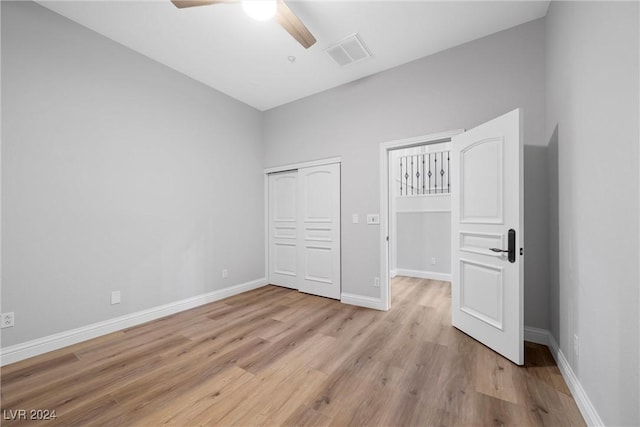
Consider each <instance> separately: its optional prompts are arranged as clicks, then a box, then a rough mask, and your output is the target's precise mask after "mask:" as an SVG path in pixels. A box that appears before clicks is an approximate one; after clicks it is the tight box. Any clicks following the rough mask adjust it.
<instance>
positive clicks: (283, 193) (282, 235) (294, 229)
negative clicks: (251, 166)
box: [269, 171, 298, 289]
mask: <svg viewBox="0 0 640 427" xmlns="http://www.w3.org/2000/svg"><path fill="white" fill-rule="evenodd" d="M297 192H298V172H297V171H289V172H280V173H273V174H270V175H269V283H271V284H274V285H280V286H286V287H287V288H293V289H298V203H297V197H298V194H297Z"/></svg>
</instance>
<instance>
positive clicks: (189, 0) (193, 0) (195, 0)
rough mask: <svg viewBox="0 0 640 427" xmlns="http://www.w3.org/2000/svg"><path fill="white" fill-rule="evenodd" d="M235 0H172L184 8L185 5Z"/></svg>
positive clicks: (179, 7)
mask: <svg viewBox="0 0 640 427" xmlns="http://www.w3.org/2000/svg"><path fill="white" fill-rule="evenodd" d="M232 1H235V0H171V3H173V4H174V5H175V7H177V8H178V9H184V8H185V7H196V6H207V5H210V4H216V3H230V2H232Z"/></svg>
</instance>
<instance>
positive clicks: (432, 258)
mask: <svg viewBox="0 0 640 427" xmlns="http://www.w3.org/2000/svg"><path fill="white" fill-rule="evenodd" d="M431 265H436V257H434V256H432V257H431Z"/></svg>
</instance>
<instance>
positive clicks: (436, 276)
mask: <svg viewBox="0 0 640 427" xmlns="http://www.w3.org/2000/svg"><path fill="white" fill-rule="evenodd" d="M395 272H396V275H398V276H408V277H417V278H419V279H431V280H442V281H444V282H450V281H451V274H447V273H436V272H433V271H423V270H408V269H405V268H398V269H396V271H395Z"/></svg>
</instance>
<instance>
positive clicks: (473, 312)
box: [380, 109, 524, 365]
mask: <svg viewBox="0 0 640 427" xmlns="http://www.w3.org/2000/svg"><path fill="white" fill-rule="evenodd" d="M441 142H451V157H450V159H451V163H450V166H451V171H452V174H451V176H452V178H453V179H452V180H451V189H452V191H451V249H452V250H451V260H452V262H451V296H452V298H451V324H452V326H454V327H456V328H457V329H459V330H461V331H462V332H464V333H466V334H467V335H469V336H471V337H473V338H475V339H476V340H478V341H479V342H481V343H483V344H484V345H486V346H487V347H489V348H491V349H493V350H495V351H496V352H497V353H500V354H502V355H503V356H505V357H506V358H508V359H510V360H511V361H513V362H514V363H516V364H518V365H521V364H523V363H524V322H523V319H524V279H523V272H524V259H523V253H524V245H523V241H524V239H523V230H524V209H523V200H524V198H523V195H524V192H523V161H522V159H523V158H522V154H523V150H522V146H523V139H522V111H521V110H520V109H516V110H513V111H510V112H508V113H506V114H503V115H502V116H499V117H496V118H494V119H492V120H489V121H487V122H485V123H482V124H480V125H478V126H476V127H475V128H473V129H471V130H469V131H466V132H464V133H462V132H461V131H455V132H448V133H444V134H437V135H432V136H427V137H420V138H412V139H407V140H401V141H392V142H388V143H382V144H380V179H381V181H380V196H381V197H380V203H381V209H380V224H381V228H380V231H381V235H380V243H381V244H380V248H381V249H380V251H381V254H380V255H381V257H380V261H381V262H380V264H381V268H380V270H381V271H380V273H381V292H380V296H381V306H382V307H383V308H384V309H387V310H388V309H389V308H390V293H391V290H390V280H389V278H390V245H391V242H390V239H389V235H390V232H391V231H390V224H389V223H390V221H389V219H390V217H391V212H390V202H389V197H390V194H391V191H390V176H389V175H390V171H391V168H390V166H389V160H390V154H391V152H392V151H394V150H397V149H407V148H411V147H416V146H420V145H426V144H434V143H441ZM414 166H415V164H414ZM414 172H415V171H414ZM423 173H424V171H423ZM398 175H399V174H398ZM409 176H411V175H410V174H408V173H405V174H403V177H406V179H408V177H409ZM422 176H424V175H422ZM407 184H408V182H405V188H406V185H407ZM411 187H412V188H414V185H413V184H412V186H411Z"/></svg>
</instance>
